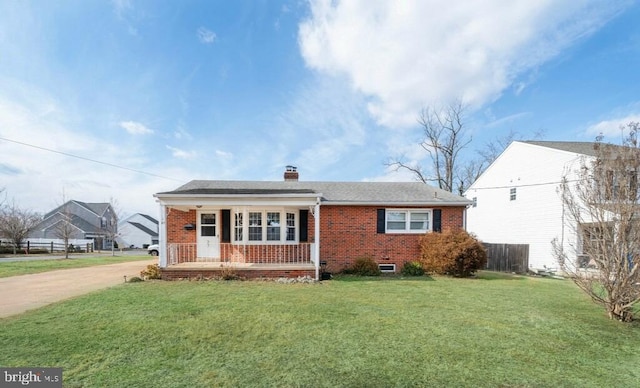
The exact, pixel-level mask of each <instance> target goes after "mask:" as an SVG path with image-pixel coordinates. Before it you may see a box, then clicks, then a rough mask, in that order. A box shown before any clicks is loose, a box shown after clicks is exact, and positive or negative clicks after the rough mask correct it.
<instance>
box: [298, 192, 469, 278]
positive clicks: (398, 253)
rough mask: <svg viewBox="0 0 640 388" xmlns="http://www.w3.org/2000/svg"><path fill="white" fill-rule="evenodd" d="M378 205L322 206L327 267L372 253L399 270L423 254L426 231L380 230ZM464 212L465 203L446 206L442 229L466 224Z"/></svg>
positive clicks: (322, 250) (323, 253)
mask: <svg viewBox="0 0 640 388" xmlns="http://www.w3.org/2000/svg"><path fill="white" fill-rule="evenodd" d="M378 208H379V207H376V206H328V205H327V206H321V207H320V258H321V259H320V260H321V261H326V262H327V270H329V271H330V272H339V271H341V270H343V269H344V268H346V267H348V266H350V265H351V264H352V263H353V262H354V261H355V259H356V258H358V257H362V256H370V257H372V258H373V259H374V260H375V261H376V262H377V263H378V264H396V271H400V269H401V268H402V266H403V264H404V263H405V262H407V261H412V260H417V259H418V258H419V257H420V248H419V240H420V236H422V234H379V233H377V228H376V220H377V209H378ZM402 208H403V209H406V208H407V207H402ZM387 209H388V208H387ZM463 214H464V207H444V208H442V229H447V228H453V227H462V226H463ZM310 218H311V217H310ZM310 223H311V220H310Z"/></svg>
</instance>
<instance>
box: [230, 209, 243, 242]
mask: <svg viewBox="0 0 640 388" xmlns="http://www.w3.org/2000/svg"><path fill="white" fill-rule="evenodd" d="M242 216H243V214H242V213H236V220H235V226H234V230H235V234H234V237H233V238H234V239H235V240H236V241H242V240H244V228H243V225H242Z"/></svg>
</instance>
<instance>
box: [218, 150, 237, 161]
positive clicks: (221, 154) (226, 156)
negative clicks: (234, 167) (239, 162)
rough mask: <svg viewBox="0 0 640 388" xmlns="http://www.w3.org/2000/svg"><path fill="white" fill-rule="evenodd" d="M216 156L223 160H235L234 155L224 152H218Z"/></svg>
mask: <svg viewBox="0 0 640 388" xmlns="http://www.w3.org/2000/svg"><path fill="white" fill-rule="evenodd" d="M216 156H218V157H219V158H221V159H233V153H231V152H227V151H222V150H216Z"/></svg>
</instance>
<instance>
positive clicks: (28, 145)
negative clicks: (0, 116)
mask: <svg viewBox="0 0 640 388" xmlns="http://www.w3.org/2000/svg"><path fill="white" fill-rule="evenodd" d="M0 140H4V141H8V142H11V143H15V144H20V145H23V146H27V147H31V148H36V149H39V150H43V151H48V152H53V153H55V154H60V155H64V156H69V157H72V158H76V159H82V160H86V161H88V162H93V163H98V164H103V165H105V166H109V167H115V168H119V169H121V170H127V171H131V172H135V173H138V174H144V175H149V176H154V177H156V178H162V179H168V180H171V181H176V182H184V180H182V179H176V178H170V177H167V176H162V175H158V174H154V173H151V172H146V171H142V170H136V169H135V168H129V167H124V166H119V165H117V164H113V163H108V162H103V161H100V160H95V159H91V158H86V157H84V156H78V155H74V154H69V153H67V152H62V151H56V150H52V149H50V148H45V147H40V146H37V145H33V144H29V143H23V142H21V141H17V140H11V139H7V138H5V137H0Z"/></svg>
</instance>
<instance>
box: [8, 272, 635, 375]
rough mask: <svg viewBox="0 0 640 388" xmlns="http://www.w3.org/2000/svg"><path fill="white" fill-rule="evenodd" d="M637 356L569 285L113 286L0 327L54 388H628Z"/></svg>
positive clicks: (18, 355) (506, 281) (489, 277)
mask: <svg viewBox="0 0 640 388" xmlns="http://www.w3.org/2000/svg"><path fill="white" fill-rule="evenodd" d="M346 280H350V281H346ZM639 343H640V327H639V326H638V325H635V324H634V325H624V324H621V323H618V322H614V321H610V320H609V319H608V318H607V317H606V315H605V313H604V311H603V310H602V309H601V308H599V307H598V306H596V305H594V304H592V303H591V302H590V301H589V300H588V299H587V297H586V296H584V295H583V294H582V293H581V292H580V291H579V290H578V289H577V288H576V287H575V286H574V285H573V284H572V283H571V282H569V281H560V280H552V279H541V278H526V277H519V276H509V275H503V274H500V275H499V276H497V275H494V274H491V273H482V274H481V276H480V278H479V279H450V278H443V277H434V278H424V279H423V278H416V279H404V280H401V279H386V278H382V279H371V280H362V279H358V280H355V279H353V278H348V279H344V280H332V281H326V282H323V283H322V284H277V283H272V282H214V281H211V282H195V281H194V282H187V281H183V282H179V281H178V282H161V281H155V282H144V283H134V284H123V285H121V286H117V287H113V288H110V289H107V290H105V291H101V292H96V293H92V294H89V295H86V296H83V297H80V298H76V299H73V300H70V301H67V302H64V303H58V304H55V305H52V306H48V307H45V308H42V309H39V310H36V311H33V312H28V313H25V314H23V315H20V316H16V317H12V318H6V319H2V320H0V348H1V349H2V352H0V365H2V366H4V367H11V366H47V367H62V368H64V372H63V376H64V385H65V387H116V386H118V387H120V386H127V387H194V386H199V387H208V386H233V387H237V386H299V387H336V386H347V387H387V386H434V387H450V386H455V387H605V386H636V385H637V383H638V381H640V368H638V365H639V364H640V353H639V352H638V344H639Z"/></svg>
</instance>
